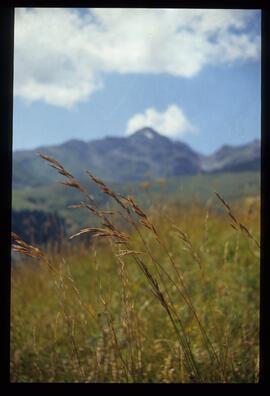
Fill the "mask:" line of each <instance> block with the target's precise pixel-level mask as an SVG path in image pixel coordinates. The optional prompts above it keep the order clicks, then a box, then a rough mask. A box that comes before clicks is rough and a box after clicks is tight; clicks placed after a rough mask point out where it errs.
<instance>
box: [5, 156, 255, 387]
mask: <svg viewBox="0 0 270 396" xmlns="http://www.w3.org/2000/svg"><path fill="white" fill-rule="evenodd" d="M43 158H44V159H45V160H46V161H48V162H49V164H50V165H51V166H52V167H53V168H55V169H56V170H57V171H58V172H59V173H60V174H61V175H62V176H64V181H63V183H64V184H65V185H66V186H68V187H69V188H73V189H77V190H78V191H80V192H81V193H82V196H83V197H84V200H83V201H82V202H81V203H80V204H79V205H77V206H76V208H74V210H88V211H89V213H91V215H92V216H93V215H94V216H95V217H96V219H97V220H98V221H99V223H100V224H99V226H96V224H95V226H94V227H93V226H91V225H90V226H88V227H86V228H83V229H81V230H78V231H77V232H76V233H75V234H74V235H72V238H80V237H81V236H82V235H83V234H88V235H90V236H91V237H92V239H91V243H89V246H86V244H85V243H84V244H82V245H78V244H77V245H74V246H69V244H66V246H65V248H63V250H62V251H61V252H59V253H57V254H56V253H47V254H44V253H43V252H42V251H41V250H40V249H39V250H37V248H34V247H31V246H29V245H27V244H26V243H24V242H23V241H21V239H20V237H18V236H16V235H14V250H16V251H17V252H20V253H23V254H24V255H25V254H26V255H28V256H30V258H28V259H26V258H25V259H22V261H23V262H22V263H21V265H17V266H16V267H14V268H13V274H12V332H11V337H12V343H11V347H12V355H11V377H12V382H147V383H150V382H157V383H160V382H176V383H183V382H191V383H194V382H195V383H196V382H222V383H224V382H257V380H258V343H259V339H258V338H259V330H258V326H259V323H258V322H259V317H258V312H259V258H260V255H259V249H260V247H259V243H258V241H259V222H260V219H259V207H258V202H257V201H256V200H254V199H253V200H252V199H249V201H247V200H246V201H245V202H244V203H243V202H241V205H237V204H235V205H234V207H231V206H229V205H228V204H227V202H225V201H224V199H223V197H222V196H220V195H219V194H217V196H216V200H217V202H219V203H220V207H221V208H222V209H224V210H223V212H220V211H216V210H214V208H212V207H211V206H209V205H208V207H205V206H202V205H200V204H199V203H198V202H196V203H194V204H192V202H191V203H190V204H189V205H185V206H183V205H181V204H180V203H175V204H170V205H166V203H162V202H160V203H159V205H158V207H150V208H149V209H148V210H147V213H145V212H144V211H143V210H142V209H141V207H140V206H138V204H137V202H135V200H134V198H132V197H129V196H123V195H122V194H118V193H116V192H115V191H113V190H112V189H110V188H109V187H108V186H107V185H106V184H105V183H104V182H102V181H101V180H99V179H97V178H96V177H95V176H94V175H92V174H91V173H90V172H88V176H89V178H90V179H91V180H92V182H94V183H95V184H96V185H97V187H98V188H99V189H100V191H101V192H102V194H104V195H106V196H107V197H109V198H110V199H111V200H112V202H113V203H114V204H113V205H112V210H111V211H104V210H101V209H99V207H98V206H97V204H96V202H95V201H93V199H92V197H91V196H89V194H88V192H87V191H86V190H85V188H84V187H83V186H81V184H80V183H79V182H78V181H77V180H76V179H75V178H74V177H73V176H72V174H71V173H69V172H68V171H66V170H65V169H64V168H63V167H62V166H61V165H60V164H59V163H58V162H57V161H56V160H54V159H52V158H49V157H46V156H43ZM73 207H74V205H73ZM24 261H25V262H24Z"/></svg>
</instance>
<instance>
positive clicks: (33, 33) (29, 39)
mask: <svg viewBox="0 0 270 396" xmlns="http://www.w3.org/2000/svg"><path fill="white" fill-rule="evenodd" d="M84 11H85V12H84V13H82V12H79V11H78V10H76V9H62V8H61V9H57V8H37V9H34V8H28V9H23V8H18V9H16V20H15V94H16V95H18V96H20V97H22V98H24V99H26V100H28V101H30V102H31V101H35V100H43V101H45V102H47V103H50V104H52V105H58V106H64V107H67V108H68V107H72V106H73V105H74V104H76V103H77V102H79V101H84V100H87V99H88V97H89V96H90V95H91V94H92V93H93V92H95V91H96V90H97V89H100V88H101V87H102V86H103V84H102V75H103V73H106V72H117V73H154V74H159V73H168V74H171V75H174V76H179V77H185V78H190V77H193V76H194V75H196V74H197V73H199V72H200V71H201V70H202V68H203V67H204V66H206V65H207V64H213V65H215V64H219V63H231V62H234V61H237V60H241V61H247V60H254V59H258V56H259V52H260V41H259V35H258V33H256V31H253V29H252V28H250V23H251V22H252V21H253V19H254V18H255V15H256V14H255V12H254V11H248V10H185V9H183V10H181V9H178V10H177V9H175V10H166V9H165V10H164V9H108V8H107V9H102V8H99V9H91V10H84Z"/></svg>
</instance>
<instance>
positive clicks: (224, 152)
mask: <svg viewBox="0 0 270 396" xmlns="http://www.w3.org/2000/svg"><path fill="white" fill-rule="evenodd" d="M260 162H261V142H260V141H259V140H254V141H253V142H251V143H248V144H245V145H242V146H228V145H225V146H222V147H221V148H220V149H219V150H218V151H216V152H215V153H214V154H212V155H209V156H207V157H202V161H201V168H202V170H203V171H205V172H238V171H255V170H256V171H257V170H260Z"/></svg>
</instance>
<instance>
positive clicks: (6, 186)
mask: <svg viewBox="0 0 270 396" xmlns="http://www.w3.org/2000/svg"><path fill="white" fill-rule="evenodd" d="M13 26H14V9H13V8H2V9H1V12H0V87H1V91H0V137H1V140H0V169H1V182H0V186H1V190H0V191H1V193H0V219H1V223H2V224H3V225H2V224H1V227H0V315H1V316H0V317H1V336H0V380H1V382H5V383H7V382H9V364H10V363H9V360H10V284H11V279H10V272H11V263H10V261H11V253H10V248H11V240H10V232H11V186H12V121H13V49H14V28H13Z"/></svg>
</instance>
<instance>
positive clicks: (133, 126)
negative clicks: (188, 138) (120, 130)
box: [126, 104, 197, 138]
mask: <svg viewBox="0 0 270 396" xmlns="http://www.w3.org/2000/svg"><path fill="white" fill-rule="evenodd" d="M144 127H151V128H153V129H155V130H156V131H157V132H160V133H161V134H162V135H164V136H167V137H170V138H176V137H180V136H183V135H184V134H186V133H188V132H196V131H197V129H196V127H195V126H193V125H192V124H191V122H190V121H189V120H188V119H187V117H186V116H185V114H184V112H183V110H182V109H180V108H179V107H178V106H176V105H173V104H172V105H170V106H168V108H167V109H166V110H165V111H164V112H158V111H157V110H156V109H155V108H153V107H151V108H148V109H146V110H145V112H144V113H142V114H135V115H134V116H133V117H131V119H130V120H129V121H128V123H127V128H126V134H127V135H131V134H132V133H133V132H136V131H137V130H138V129H140V128H144Z"/></svg>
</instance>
